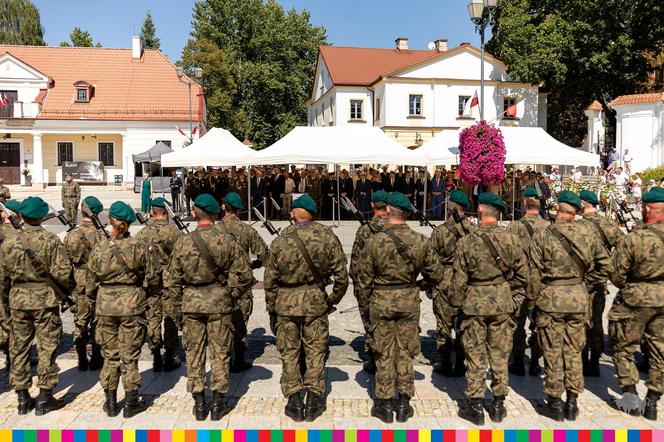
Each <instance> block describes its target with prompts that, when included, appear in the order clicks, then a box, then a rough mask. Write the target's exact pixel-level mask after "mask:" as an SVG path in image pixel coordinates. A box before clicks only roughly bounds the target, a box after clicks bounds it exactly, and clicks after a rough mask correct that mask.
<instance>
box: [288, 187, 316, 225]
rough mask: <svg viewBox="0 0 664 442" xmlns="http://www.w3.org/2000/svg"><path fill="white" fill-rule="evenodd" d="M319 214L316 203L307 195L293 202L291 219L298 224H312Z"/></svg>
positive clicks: (304, 194)
mask: <svg viewBox="0 0 664 442" xmlns="http://www.w3.org/2000/svg"><path fill="white" fill-rule="evenodd" d="M317 213H318V209H317V208H316V202H315V201H314V200H313V198H311V197H310V196H309V194H307V193H303V194H302V195H301V196H300V197H299V198H297V199H296V200H295V201H293V205H292V210H291V217H292V218H293V220H294V221H295V222H296V223H310V222H311V221H313V219H314V215H316V214H317Z"/></svg>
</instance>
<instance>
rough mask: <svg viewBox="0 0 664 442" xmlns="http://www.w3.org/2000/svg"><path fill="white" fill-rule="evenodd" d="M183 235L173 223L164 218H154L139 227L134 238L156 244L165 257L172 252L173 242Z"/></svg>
mask: <svg viewBox="0 0 664 442" xmlns="http://www.w3.org/2000/svg"><path fill="white" fill-rule="evenodd" d="M182 236H184V234H183V233H182V231H180V229H178V228H177V226H176V225H175V224H169V222H168V221H166V220H155V221H152V222H150V224H149V225H148V226H147V227H145V228H144V229H141V231H140V232H138V233H137V234H136V239H137V240H139V241H144V242H149V243H152V244H157V245H158V246H159V247H160V248H161V250H163V252H164V254H165V255H166V256H167V257H170V256H171V254H172V253H173V248H174V247H175V243H176V242H177V240H178V239H180V237H182Z"/></svg>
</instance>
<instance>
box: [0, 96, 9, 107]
mask: <svg viewBox="0 0 664 442" xmlns="http://www.w3.org/2000/svg"><path fill="white" fill-rule="evenodd" d="M6 104H9V98H7V97H6V96H5V94H0V108H3V109H4V107H5V105H6Z"/></svg>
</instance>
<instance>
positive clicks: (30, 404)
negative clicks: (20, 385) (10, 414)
mask: <svg viewBox="0 0 664 442" xmlns="http://www.w3.org/2000/svg"><path fill="white" fill-rule="evenodd" d="M16 395H17V396H18V414H21V415H23V414H28V413H30V410H32V409H33V408H35V400H34V399H33V398H32V396H30V392H29V391H28V390H16Z"/></svg>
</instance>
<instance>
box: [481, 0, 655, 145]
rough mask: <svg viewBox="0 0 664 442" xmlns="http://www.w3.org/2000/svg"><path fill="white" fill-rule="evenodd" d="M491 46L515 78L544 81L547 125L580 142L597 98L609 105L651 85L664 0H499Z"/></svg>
mask: <svg viewBox="0 0 664 442" xmlns="http://www.w3.org/2000/svg"><path fill="white" fill-rule="evenodd" d="M487 49H488V50H489V51H490V52H492V53H493V54H494V55H496V56H497V57H498V58H500V59H501V60H502V61H504V62H505V63H506V64H507V65H508V66H509V73H510V76H512V77H513V78H515V79H517V80H520V81H524V82H528V83H533V84H539V83H543V90H545V91H546V92H549V109H548V123H549V124H548V127H549V130H550V131H551V132H552V134H553V135H554V136H556V137H557V138H558V139H560V140H562V141H563V142H566V143H568V144H570V145H573V146H574V145H577V146H578V145H581V143H582V142H583V139H584V136H585V133H586V130H587V129H586V119H585V116H584V115H583V110H584V109H585V107H586V106H588V105H589V104H590V103H591V102H592V101H593V100H595V99H598V100H600V101H601V102H602V103H603V104H604V105H605V107H607V104H608V103H609V102H610V101H611V99H613V98H615V97H616V96H618V95H621V94H630V93H638V92H644V91H646V90H647V88H648V74H649V72H650V71H651V70H652V68H653V63H652V60H653V54H660V53H662V51H664V3H662V1H661V0H567V1H560V0H501V1H500V2H499V3H498V10H497V15H496V20H495V23H494V26H493V37H492V39H491V41H490V42H489V44H488V45H487ZM607 109H608V107H607Z"/></svg>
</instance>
